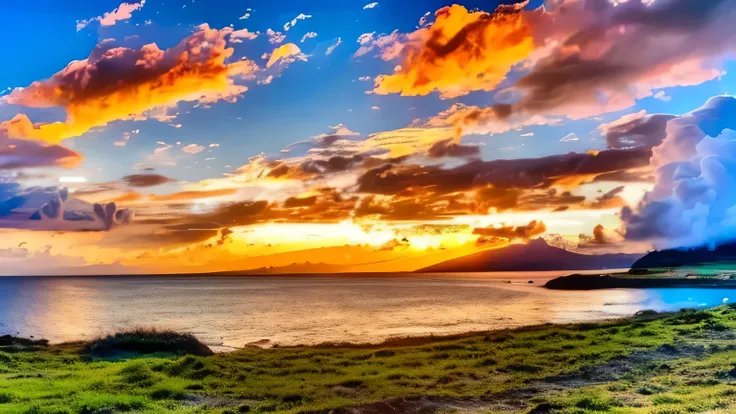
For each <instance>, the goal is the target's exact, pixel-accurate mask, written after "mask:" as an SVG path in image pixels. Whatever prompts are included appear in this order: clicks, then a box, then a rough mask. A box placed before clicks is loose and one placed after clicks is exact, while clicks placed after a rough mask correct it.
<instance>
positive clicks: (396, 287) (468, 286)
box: [0, 272, 736, 349]
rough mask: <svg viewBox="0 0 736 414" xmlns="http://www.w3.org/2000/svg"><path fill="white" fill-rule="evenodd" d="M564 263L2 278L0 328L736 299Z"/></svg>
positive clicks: (343, 318) (457, 317) (307, 340)
mask: <svg viewBox="0 0 736 414" xmlns="http://www.w3.org/2000/svg"><path fill="white" fill-rule="evenodd" d="M566 273H569V272H545V273H529V272H525V273H523V274H522V273H495V274H494V273H486V274H462V275H421V276H394V277H391V276H385V275H384V276H380V277H379V276H375V277H371V276H360V277H344V276H294V277H287V276H277V277H148V278H142V277H105V278H102V277H19V278H0V334H6V333H10V334H14V335H21V336H26V337H27V336H31V335H33V336H35V337H37V338H38V337H43V338H47V339H49V340H51V341H52V342H63V341H70V340H79V339H88V338H92V337H95V336H99V335H101V334H105V333H110V332H114V331H116V330H119V329H124V328H130V327H136V326H156V327H165V328H171V329H174V330H177V331H186V332H190V333H193V334H195V335H197V336H198V337H199V338H200V339H201V340H203V341H204V342H206V343H207V344H209V345H212V346H221V347H223V348H221V349H226V348H225V347H233V348H239V347H242V346H244V345H245V344H248V343H252V342H256V341H261V340H269V341H270V343H279V344H288V345H293V344H314V343H319V342H326V341H350V342H377V341H381V340H383V339H386V338H390V337H395V336H408V335H425V334H449V333H459V332H467V331H477V330H489V329H498V328H507V327H516V326H520V325H529V324H538V323H543V322H575V321H590V320H598V319H605V318H611V317H618V316H627V315H631V314H633V313H635V312H636V311H638V310H642V309H654V310H658V311H663V310H675V309H680V308H683V307H701V306H714V305H718V304H721V303H723V302H724V301H728V298H729V297H733V299H734V300H736V291H734V290H727V289H642V290H629V289H614V290H599V291H590V292H568V291H550V290H546V289H544V288H542V287H541V285H542V284H543V283H544V282H545V281H546V280H548V279H550V278H552V277H555V276H557V275H558V274H566ZM529 280H534V282H535V283H533V284H529V283H528V281H529Z"/></svg>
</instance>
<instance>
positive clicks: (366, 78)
mask: <svg viewBox="0 0 736 414" xmlns="http://www.w3.org/2000/svg"><path fill="white" fill-rule="evenodd" d="M371 79H373V78H371V77H370V76H361V77H359V78H358V80H359V81H361V82H368V81H369V80H371Z"/></svg>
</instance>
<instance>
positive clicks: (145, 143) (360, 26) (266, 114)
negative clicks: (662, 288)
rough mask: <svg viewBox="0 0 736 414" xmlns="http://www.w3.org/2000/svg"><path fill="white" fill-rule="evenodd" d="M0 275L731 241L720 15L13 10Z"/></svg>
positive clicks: (520, 6)
mask: <svg viewBox="0 0 736 414" xmlns="http://www.w3.org/2000/svg"><path fill="white" fill-rule="evenodd" d="M2 11H3V13H2V14H3V17H4V19H3V20H4V23H3V24H2V25H0V36H2V37H3V38H4V39H9V41H8V42H6V43H7V44H6V45H5V48H4V53H5V55H6V57H7V58H6V59H4V60H3V63H2V64H0V236H1V237H0V240H2V241H0V268H2V271H0V273H2V274H111V273H115V274H117V273H188V272H192V273H199V272H218V271H232V270H251V269H260V270H262V271H273V272H280V271H283V272H301V271H305V272H311V271H315V272H319V271H329V272H357V271H366V272H372V271H413V270H416V269H419V268H422V267H425V266H429V265H432V264H435V263H438V262H441V261H443V260H448V259H453V258H456V257H461V256H464V255H467V254H471V253H474V252H477V251H479V250H483V249H491V248H499V247H503V246H505V245H508V244H509V243H520V242H521V243H523V242H526V241H528V240H529V239H532V238H537V237H543V238H545V240H547V242H548V243H550V244H553V245H556V246H560V247H564V248H567V249H569V250H573V251H577V252H582V253H585V254H604V253H612V252H629V253H644V252H646V251H647V250H649V249H653V248H658V249H661V248H672V247H692V246H701V245H708V246H714V245H718V244H721V243H724V242H729V241H731V239H732V234H736V233H734V231H735V230H736V228H735V226H736V217H734V215H735V214H736V196H734V195H732V191H730V190H729V188H732V185H733V184H736V148H734V146H735V145H736V144H734V138H736V136H734V133H733V130H734V129H736V127H734V125H731V124H732V123H733V121H731V120H732V119H736V103H735V102H736V100H735V99H734V98H732V97H731V95H729V93H731V92H732V91H733V90H734V89H735V88H734V86H735V82H736V79H735V78H734V75H732V74H731V73H732V72H733V70H734V61H733V56H734V51H735V50H736V34H734V33H733V31H732V30H730V21H731V19H732V18H734V17H736V4H734V3H733V2H729V1H727V0H707V1H703V0H548V1H546V2H543V1H528V2H524V3H515V2H514V1H507V2H505V3H499V2H493V1H485V2H471V1H468V2H459V3H455V4H453V3H447V2H441V1H421V2H420V1H401V2H399V1H378V2H368V1H357V2H356V1H345V2H334V1H311V2H296V1H294V2H259V1H254V2H231V1H219V0H212V1H203V0H199V1H197V0H167V1H164V2H161V1H154V0H145V1H144V0H141V1H138V2H136V1H133V0H129V2H127V3H126V2H123V3H121V2H120V1H119V0H117V1H107V0H104V1H103V0H100V1H91V0H90V1H77V2H66V3H59V2H56V1H51V0H36V1H29V2H14V3H12V4H7V5H3V6H2Z"/></svg>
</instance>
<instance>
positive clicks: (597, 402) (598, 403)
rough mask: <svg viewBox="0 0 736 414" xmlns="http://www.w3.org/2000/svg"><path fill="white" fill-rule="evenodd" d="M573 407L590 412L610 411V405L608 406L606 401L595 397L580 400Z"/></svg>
mask: <svg viewBox="0 0 736 414" xmlns="http://www.w3.org/2000/svg"><path fill="white" fill-rule="evenodd" d="M575 406H576V407H578V408H582V409H584V410H591V411H608V410H610V409H611V404H609V403H608V401H604V400H601V399H600V398H597V397H584V398H582V399H580V400H579V401H578V402H577V403H576V404H575Z"/></svg>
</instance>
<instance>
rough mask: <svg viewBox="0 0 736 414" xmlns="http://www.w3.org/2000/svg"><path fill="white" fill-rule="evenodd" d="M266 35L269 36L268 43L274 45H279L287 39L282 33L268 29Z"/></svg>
mask: <svg viewBox="0 0 736 414" xmlns="http://www.w3.org/2000/svg"><path fill="white" fill-rule="evenodd" d="M266 35H267V36H268V42H269V43H271V44H272V45H275V44H279V43H281V42H283V41H284V40H285V39H286V35H285V34H283V33H281V32H276V31H274V30H272V29H271V28H268V29H266Z"/></svg>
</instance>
